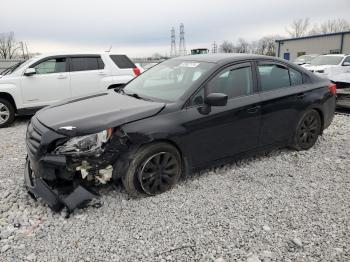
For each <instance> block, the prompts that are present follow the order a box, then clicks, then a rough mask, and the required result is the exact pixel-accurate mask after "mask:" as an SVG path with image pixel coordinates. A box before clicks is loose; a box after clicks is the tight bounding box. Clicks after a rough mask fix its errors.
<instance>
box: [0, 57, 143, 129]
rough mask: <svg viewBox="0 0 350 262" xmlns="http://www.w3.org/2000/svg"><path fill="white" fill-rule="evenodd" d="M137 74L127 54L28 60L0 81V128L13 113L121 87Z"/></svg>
mask: <svg viewBox="0 0 350 262" xmlns="http://www.w3.org/2000/svg"><path fill="white" fill-rule="evenodd" d="M139 74H140V69H138V68H137V67H136V66H135V64H134V63H133V62H132V61H131V60H130V59H129V58H128V57H127V56H126V55H114V54H109V53H100V54H96V53H91V54H90V53H85V54H63V53H59V54H50V55H40V56H37V57H35V58H32V59H29V60H27V61H25V62H23V63H19V64H17V65H15V66H13V67H11V68H9V69H8V70H6V71H5V72H4V74H3V75H2V76H1V78H0V127H4V126H7V125H9V124H11V123H12V122H13V120H14V119H15V115H16V114H33V113H34V112H35V111H37V110H38V109H40V108H43V107H45V106H47V105H51V104H53V103H55V102H58V101H60V100H63V99H67V98H71V97H77V96H84V95H87V94H90V93H96V92H101V91H104V90H107V89H111V88H116V87H120V86H122V85H124V84H126V83H128V82H129V81H130V80H131V79H133V78H134V77H135V76H138V75H139Z"/></svg>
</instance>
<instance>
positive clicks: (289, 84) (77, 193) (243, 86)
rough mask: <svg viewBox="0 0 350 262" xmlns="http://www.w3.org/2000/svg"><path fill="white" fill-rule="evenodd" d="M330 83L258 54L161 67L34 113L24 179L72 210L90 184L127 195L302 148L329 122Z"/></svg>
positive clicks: (87, 195) (183, 60)
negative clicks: (253, 156) (117, 187)
mask: <svg viewBox="0 0 350 262" xmlns="http://www.w3.org/2000/svg"><path fill="white" fill-rule="evenodd" d="M335 92H336V87H335V85H333V84H331V83H330V82H329V81H327V80H324V79H322V78H319V77H317V76H315V75H314V74H312V73H310V72H308V71H307V70H304V69H303V68H301V67H299V66H297V65H295V64H292V63H289V62H287V61H284V60H279V59H276V58H273V57H266V56H257V55H238V54H234V55H226V54H221V55H219V54H218V55H196V56H187V57H180V58H175V59H170V60H167V61H165V62H163V63H161V64H159V65H157V66H155V67H153V68H151V69H149V70H148V71H146V72H145V73H143V74H142V75H140V76H139V77H137V78H135V79H134V80H133V81H131V82H130V83H129V84H127V85H126V86H125V87H124V88H119V89H113V90H108V91H106V92H103V93H98V94H93V95H90V96H86V97H80V98H76V99H72V100H67V101H63V102H61V103H58V104H56V105H52V106H49V107H46V108H44V109H42V110H41V111H39V112H38V113H37V114H36V115H35V116H34V117H33V118H32V120H31V123H30V124H29V126H28V130H27V138H26V145H27V152H28V157H27V164H26V169H25V181H26V187H27V189H28V192H29V193H30V194H31V195H32V196H33V197H42V198H43V199H44V200H45V201H46V202H47V203H48V204H49V206H50V207H51V208H53V209H54V210H60V209H61V208H62V207H63V206H66V207H67V208H68V209H69V210H72V209H74V208H75V207H77V206H78V205H80V204H81V203H82V202H84V201H85V200H89V199H91V198H92V197H94V196H95V195H96V194H95V193H94V192H93V191H92V189H91V188H92V187H91V186H92V185H96V184H101V183H102V184H104V183H108V182H110V181H120V180H121V181H122V183H123V184H124V187H125V189H126V190H127V192H129V194H131V195H132V196H136V195H142V194H146V195H155V194H159V193H162V192H164V191H167V190H169V189H170V188H171V187H172V186H173V185H174V184H175V183H176V182H177V181H178V180H179V178H180V177H181V176H182V175H186V174H189V173H191V171H192V170H194V169H201V168H205V167H209V166H212V165H216V164H219V163H220V164H221V163H224V162H226V161H230V160H232V159H235V158H238V157H242V156H243V155H247V154H248V153H255V152H257V151H260V150H266V149H269V148H273V147H281V146H290V147H293V148H295V149H296V150H307V149H309V148H311V147H312V146H313V145H314V144H315V143H316V141H317V138H318V136H319V135H321V134H322V132H323V130H324V129H325V128H327V127H328V126H329V125H330V124H331V122H332V119H333V116H334V110H335Z"/></svg>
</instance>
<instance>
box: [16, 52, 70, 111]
mask: <svg viewBox="0 0 350 262" xmlns="http://www.w3.org/2000/svg"><path fill="white" fill-rule="evenodd" d="M29 67H30V68H34V69H35V71H36V74H34V75H31V76H25V75H23V76H22V78H21V89H22V97H23V104H24V106H25V107H43V106H46V105H50V104H52V103H54V102H57V101H60V100H62V99H66V98H69V97H70V96H71V91H70V78H69V72H68V63H67V57H65V56H58V57H57V56H53V57H47V58H44V59H42V60H40V61H38V62H36V63H34V64H32V65H31V66H29Z"/></svg>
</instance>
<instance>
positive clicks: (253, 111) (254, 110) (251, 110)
mask: <svg viewBox="0 0 350 262" xmlns="http://www.w3.org/2000/svg"><path fill="white" fill-rule="evenodd" d="M260 108H261V106H254V107H251V108H248V109H247V112H248V113H249V114H254V113H256V112H258V111H259V110H260Z"/></svg>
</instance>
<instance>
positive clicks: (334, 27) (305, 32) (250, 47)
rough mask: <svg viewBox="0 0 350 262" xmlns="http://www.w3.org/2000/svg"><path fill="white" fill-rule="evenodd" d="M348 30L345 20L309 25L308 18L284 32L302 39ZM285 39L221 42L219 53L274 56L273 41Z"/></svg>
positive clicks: (294, 23)
mask: <svg viewBox="0 0 350 262" xmlns="http://www.w3.org/2000/svg"><path fill="white" fill-rule="evenodd" d="M348 30H350V22H349V21H347V20H345V19H330V20H328V21H326V22H323V23H321V24H319V25H318V24H314V25H313V26H312V25H311V23H310V19H309V18H302V19H297V20H294V21H293V22H292V23H291V24H290V25H289V26H288V27H287V28H286V32H287V33H288V35H289V37H293V38H294V37H303V36H310V35H318V34H327V33H336V32H343V31H348ZM283 38H285V37H283V36H280V35H268V36H264V37H262V38H261V39H259V40H257V41H252V42H247V41H246V40H244V39H243V38H239V39H238V41H237V42H236V43H233V42H230V41H227V40H225V41H223V43H222V44H221V45H220V46H219V52H221V53H253V54H261V55H269V56H275V55H276V45H275V41H276V40H277V39H283Z"/></svg>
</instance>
